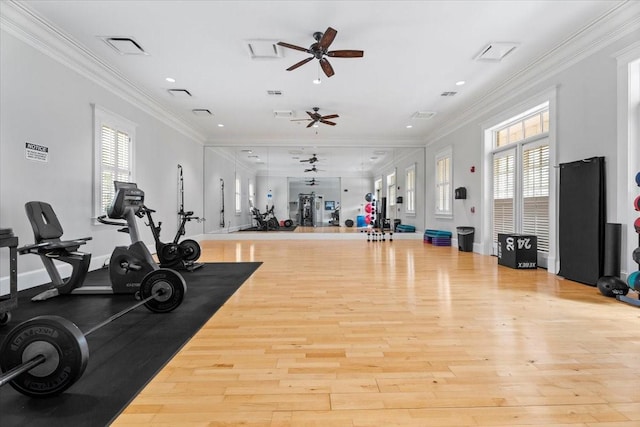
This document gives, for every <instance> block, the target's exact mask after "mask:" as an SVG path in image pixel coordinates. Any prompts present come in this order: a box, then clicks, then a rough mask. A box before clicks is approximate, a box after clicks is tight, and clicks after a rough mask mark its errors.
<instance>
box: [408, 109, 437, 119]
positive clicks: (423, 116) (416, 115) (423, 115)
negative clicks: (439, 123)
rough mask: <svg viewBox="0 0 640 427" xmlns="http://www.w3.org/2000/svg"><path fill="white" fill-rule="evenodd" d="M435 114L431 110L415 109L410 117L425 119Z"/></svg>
mask: <svg viewBox="0 0 640 427" xmlns="http://www.w3.org/2000/svg"><path fill="white" fill-rule="evenodd" d="M435 115H436V113H435V112H433V111H416V112H415V113H414V114H413V116H411V117H412V118H414V119H424V120H427V119H430V118H432V117H433V116H435Z"/></svg>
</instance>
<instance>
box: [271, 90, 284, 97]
mask: <svg viewBox="0 0 640 427" xmlns="http://www.w3.org/2000/svg"><path fill="white" fill-rule="evenodd" d="M267 95H269V96H282V95H283V93H282V91H281V90H267Z"/></svg>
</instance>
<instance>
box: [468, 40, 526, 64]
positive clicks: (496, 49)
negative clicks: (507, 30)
mask: <svg viewBox="0 0 640 427" xmlns="http://www.w3.org/2000/svg"><path fill="white" fill-rule="evenodd" d="M516 47H518V43H511V42H500V43H490V44H488V45H487V46H485V47H484V48H483V49H482V50H481V51H480V53H479V54H478V55H476V57H475V58H474V59H476V60H478V61H493V62H499V61H502V60H503V59H504V57H505V56H507V55H508V54H510V53H511V52H513V51H514V50H515V48H516Z"/></svg>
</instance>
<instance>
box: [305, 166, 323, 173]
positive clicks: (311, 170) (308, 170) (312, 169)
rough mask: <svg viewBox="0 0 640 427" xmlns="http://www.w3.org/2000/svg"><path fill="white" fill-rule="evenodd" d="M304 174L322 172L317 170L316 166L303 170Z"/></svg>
mask: <svg viewBox="0 0 640 427" xmlns="http://www.w3.org/2000/svg"><path fill="white" fill-rule="evenodd" d="M304 171H305V172H322V170H321V169H317V168H316V165H313V166H311V167H310V168H309V169H305V170H304Z"/></svg>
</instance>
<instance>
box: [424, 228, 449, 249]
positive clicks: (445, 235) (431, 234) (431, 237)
mask: <svg viewBox="0 0 640 427" xmlns="http://www.w3.org/2000/svg"><path fill="white" fill-rule="evenodd" d="M451 235H452V233H451V232H450V231H443V230H429V229H427V230H425V232H424V242H425V243H431V244H432V245H434V246H451Z"/></svg>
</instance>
